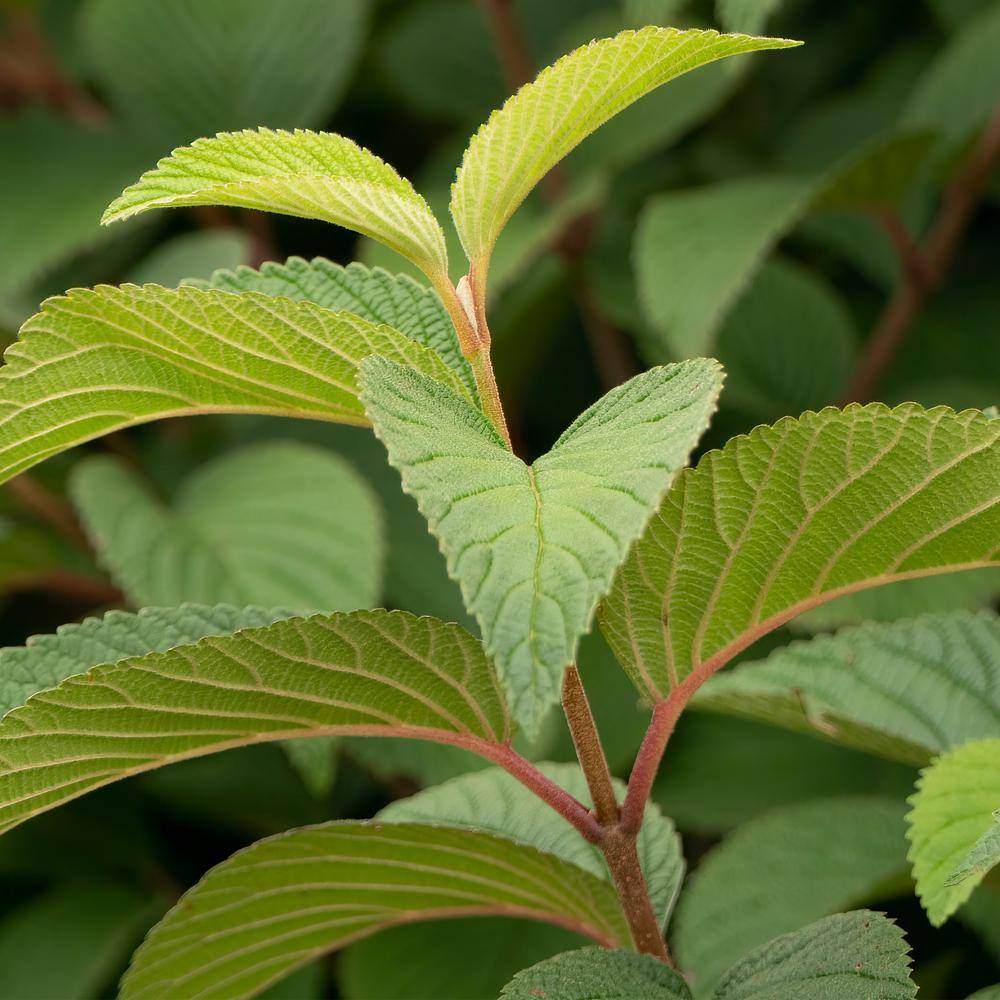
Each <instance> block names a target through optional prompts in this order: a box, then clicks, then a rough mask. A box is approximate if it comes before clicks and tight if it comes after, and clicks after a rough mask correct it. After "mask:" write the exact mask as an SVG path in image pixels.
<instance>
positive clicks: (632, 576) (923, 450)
mask: <svg viewBox="0 0 1000 1000" xmlns="http://www.w3.org/2000/svg"><path fill="white" fill-rule="evenodd" d="M998 538H1000V423H998V422H997V421H991V420H988V419H987V418H986V417H984V416H983V414H982V413H981V412H978V411H975V410H966V411H964V412H962V413H955V412H954V411H952V410H948V409H946V408H945V407H936V408H934V409H931V410H925V409H924V408H923V407H920V406H918V405H916V404H915V403H906V404H903V405H902V406H899V407H897V408H895V409H889V408H888V407H886V406H884V405H882V404H877V403H876V404H870V405H868V406H858V405H853V404H852V405H851V406H849V407H847V408H846V409H844V410H836V409H833V408H830V409H826V410H823V411H821V412H819V413H805V414H803V415H802V416H801V417H800V418H797V419H793V418H791V417H788V418H785V419H783V420H780V421H779V422H778V423H777V424H775V425H773V426H772V427H759V428H757V429H756V430H754V431H753V432H752V433H751V434H749V435H746V436H742V437H738V438H733V439H732V440H731V441H729V443H728V444H727V445H726V446H725V448H723V449H722V450H720V451H714V452H710V453H709V454H707V455H706V456H705V457H704V458H702V460H701V462H699V464H698V466H697V468H695V469H691V470H688V471H685V472H684V473H682V474H681V476H679V477H678V481H677V482H676V483H675V485H674V487H673V489H671V490H670V492H669V493H668V494H667V496H666V497H665V498H664V501H663V503H662V505H661V506H660V509H659V511H658V513H657V514H656V516H655V517H654V518H653V519H652V521H651V522H650V524H649V527H648V528H647V529H646V531H645V533H644V535H643V537H642V538H641V539H640V540H639V541H638V542H637V543H636V545H634V546H633V548H632V550H631V552H630V554H629V557H628V559H627V560H626V562H625V563H624V565H623V566H622V567H621V569H620V570H619V572H618V575H617V577H616V579H615V582H614V585H613V587H612V589H611V592H610V594H609V595H608V597H607V599H606V600H605V602H604V605H603V610H602V613H601V625H602V629H603V631H604V634H605V636H606V638H607V639H608V641H609V643H610V644H611V646H612V648H613V649H614V650H615V653H616V655H617V656H618V658H619V660H620V661H621V663H622V664H623V666H624V667H625V669H626V670H627V671H628V672H629V674H630V676H631V677H632V679H633V681H634V682H635V683H636V685H637V686H638V687H639V689H640V690H641V691H643V692H644V693H645V694H646V695H647V696H648V697H649V698H651V699H653V700H658V699H660V698H662V697H665V695H666V694H667V693H668V692H669V691H670V690H671V689H672V688H673V687H675V686H676V685H677V684H679V683H680V682H681V681H683V680H684V679H685V678H688V677H690V676H691V675H695V678H696V680H704V679H707V677H708V676H710V675H711V673H712V672H714V671H715V670H716V669H717V668H718V667H720V666H722V665H723V664H724V663H726V662H728V660H729V659H731V658H732V656H734V655H735V654H736V653H738V652H739V651H741V650H742V649H744V648H746V646H748V645H749V644H750V643H751V642H753V641H754V640H755V639H756V638H758V637H760V636H761V635H764V634H766V633H767V632H769V631H771V630H772V629H774V628H777V627H778V626H779V625H781V624H783V623H784V622H787V621H788V620H789V619H791V618H794V617H795V615H797V614H799V613H800V612H802V611H806V610H808V609H809V608H811V607H815V606H816V605H818V604H820V603H822V602H823V601H827V600H830V599H832V598H834V597H838V596H840V595H841V594H844V593H849V592H851V591H856V590H863V589H865V588H867V587H873V586H876V585H878V584H882V583H891V582H893V581H895V580H899V579H904V578H908V577H918V576H923V575H930V574H934V573H941V572H946V571H951V570H958V569H966V568H970V569H971V568H974V567H981V566H985V565H989V564H995V563H996V562H997V561H998V560H1000V544H998V541H997V540H998ZM691 683H695V681H692V682H691Z"/></svg>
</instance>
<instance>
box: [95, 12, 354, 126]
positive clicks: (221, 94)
mask: <svg viewBox="0 0 1000 1000" xmlns="http://www.w3.org/2000/svg"><path fill="white" fill-rule="evenodd" d="M368 6H369V3H368V0H338V2H337V3H336V4H334V5H332V6H331V5H330V4H327V3H324V2H323V0H285V2H283V3H282V4H280V5H275V4H272V3H268V2H267V0H173V2H172V3H170V4H162V3H159V0H93V2H90V3H87V4H86V5H85V6H84V8H83V11H82V13H83V17H82V19H81V22H80V27H81V29H82V42H83V54H84V55H85V57H86V59H87V62H88V64H89V67H90V69H91V70H92V72H93V73H94V74H95V75H96V76H97V78H98V80H99V81H100V83H101V84H102V86H103V88H104V89H105V90H106V91H107V93H108V96H109V98H110V100H111V101H112V103H113V104H114V105H115V107H116V108H117V109H118V110H120V111H121V112H122V113H123V114H124V115H125V116H126V117H127V118H128V120H129V122H130V125H131V127H132V128H133V129H135V130H138V131H140V132H142V133H144V134H146V135H148V136H150V137H151V138H152V139H153V140H155V141H157V142H169V143H174V144H176V143H177V142H186V141H190V140H191V139H193V138H196V137H197V136H199V135H210V134H212V133H214V132H218V131H220V130H223V129H235V128H243V127H247V126H254V125H274V126H290V125H305V126H308V125H317V124H320V123H322V122H323V121H324V120H325V119H326V118H327V117H328V115H329V114H330V112H331V110H332V108H333V106H334V105H335V104H336V102H337V100H338V98H339V96H340V94H341V93H342V92H343V89H344V86H345V84H346V83H347V80H348V76H349V73H350V71H351V69H352V68H353V65H354V62H355V55H356V53H357V50H358V48H359V46H360V43H361V41H362V38H363V34H364V29H365V22H366V20H367V10H368ZM140 40H141V47H142V58H136V45H137V43H139V42H140ZM303 67H308V72H303Z"/></svg>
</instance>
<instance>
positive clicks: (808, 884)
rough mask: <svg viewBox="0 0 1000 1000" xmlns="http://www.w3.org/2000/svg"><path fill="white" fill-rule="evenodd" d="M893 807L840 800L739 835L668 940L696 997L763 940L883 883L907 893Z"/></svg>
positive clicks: (764, 820) (688, 890)
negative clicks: (695, 988)
mask: <svg viewBox="0 0 1000 1000" xmlns="http://www.w3.org/2000/svg"><path fill="white" fill-rule="evenodd" d="M904 812H905V807H904V805H903V803H902V802H901V801H896V800H894V799H887V798H881V797H877V796H870V797H868V796H844V797H842V798H834V799H825V800H824V799H821V800H817V801H816V802H807V803H801V804H796V805H792V806H786V807H784V808H781V809H775V810H773V811H772V812H770V813H768V814H766V815H764V816H761V817H760V818H758V819H755V820H752V821H751V822H749V823H747V824H745V825H744V826H742V827H739V828H738V829H737V830H736V832H735V833H733V834H732V835H730V836H729V837H728V838H727V839H726V840H724V841H723V842H722V844H721V845H720V846H718V847H716V848H714V849H713V850H712V851H711V852H710V853H709V854H708V855H707V856H706V858H705V859H704V860H703V861H702V862H701V864H700V865H699V867H698V868H697V869H696V870H695V872H694V874H693V875H692V877H691V879H690V880H689V881H688V884H687V885H686V886H685V889H684V892H683V893H682V895H681V899H680V903H679V905H678V907H677V917H676V920H675V922H674V925H673V928H672V934H671V940H672V942H673V945H674V950H675V951H676V954H677V959H678V962H679V963H680V965H681V967H682V968H683V969H685V970H686V971H688V972H690V973H691V974H692V981H693V982H694V983H696V984H697V989H698V993H699V995H701V996H710V995H711V994H712V990H713V988H714V987H715V986H716V984H717V983H718V982H719V980H720V979H721V978H722V976H723V974H724V973H725V972H726V969H728V968H729V967H730V966H731V965H732V964H733V963H734V962H737V961H738V960H739V959H741V958H743V957H744V956H746V955H748V954H749V953H750V952H752V951H753V950H754V949H755V948H757V947H759V946H760V945H764V944H766V943H767V942H768V941H770V940H771V939H772V938H775V937H777V936H778V935H781V934H785V933H787V932H789V931H795V930H798V929H799V928H801V927H804V926H805V925H806V924H809V923H811V922H812V921H814V920H817V919H819V918H820V917H824V916H826V915H827V914H830V913H836V912H837V911H838V910H842V909H845V908H847V907H849V906H852V905H857V904H859V903H865V902H868V901H869V900H870V899H871V898H872V896H873V894H874V893H875V891H876V890H884V889H885V886H886V885H887V884H888V883H889V882H890V880H896V881H897V882H898V890H900V891H903V892H905V891H907V890H908V885H907V883H908V879H907V877H906V875H907V871H906V869H907V866H906V836H905V831H906V828H905V824H904V822H903V814H904Z"/></svg>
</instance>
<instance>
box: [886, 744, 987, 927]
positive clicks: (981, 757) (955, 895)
mask: <svg viewBox="0 0 1000 1000" xmlns="http://www.w3.org/2000/svg"><path fill="white" fill-rule="evenodd" d="M909 801H910V804H911V805H912V806H913V810H912V812H910V814H909V815H908V816H907V817H906V818H907V821H908V822H909V824H910V829H909V832H908V834H907V836H908V837H909V838H910V844H911V847H910V854H909V857H910V861H912V862H913V877H914V878H915V879H916V882H917V895H918V896H919V897H920V902H921V903H923V906H924V909H925V910H926V911H927V917H928V919H929V920H930V922H931V923H932V924H933V925H934V926H935V927H940V926H941V924H943V923H944V922H945V921H946V920H947V919H948V918H949V917H950V916H951V915H952V914H953V913H954V912H955V911H956V910H957V909H958V908H959V907H960V906H961V905H962V904H963V903H964V902H965V901H966V900H967V899H968V898H969V896H971V895H972V890H973V889H975V888H976V886H977V885H978V884H979V883H980V882H981V881H982V880H983V879H984V878H985V877H986V873H987V872H988V871H989V869H990V868H991V867H992V866H993V865H994V864H996V863H997V861H998V860H1000V857H998V847H1000V844H998V835H997V829H996V828H997V822H996V818H995V816H994V814H995V813H996V812H997V810H1000V738H998V739H989V740H975V741H973V742H971V743H966V744H964V745H963V746H960V747H958V748H957V749H955V750H950V751H949V752H948V753H946V754H943V755H942V756H940V757H938V758H937V759H936V760H935V761H934V762H933V763H932V764H931V765H930V767H928V768H926V769H925V770H924V771H922V772H921V775H920V779H919V780H918V781H917V791H916V794H915V795H914V796H913V797H912V798H911V799H910V800H909ZM956 876H958V877H956Z"/></svg>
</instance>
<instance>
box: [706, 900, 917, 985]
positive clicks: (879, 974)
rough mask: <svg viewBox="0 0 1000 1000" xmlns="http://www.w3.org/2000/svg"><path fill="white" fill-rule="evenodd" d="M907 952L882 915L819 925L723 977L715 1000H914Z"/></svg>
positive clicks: (863, 913)
mask: <svg viewBox="0 0 1000 1000" xmlns="http://www.w3.org/2000/svg"><path fill="white" fill-rule="evenodd" d="M916 995H917V987H916V986H915V985H914V984H913V982H912V981H911V979H910V958H909V948H908V947H907V944H906V939H905V938H904V937H903V932H902V931H901V930H900V929H899V928H898V927H897V926H896V925H895V924H894V923H893V922H892V921H891V920H889V919H888V918H886V917H885V916H884V915H883V914H881V913H872V912H871V911H870V910H856V911H854V912H852V913H838V914H836V915H835V916H831V917H827V918H826V919H825V920H818V921H816V923H814V924H810V925H809V926H808V927H803V928H802V930H799V931H794V932H793V933H791V934H786V935H785V936H784V937H781V938H778V940H776V941H772V942H771V943H770V944H766V945H764V946H763V947H762V948H759V949H758V950H757V951H755V952H754V953H753V954H751V955H748V956H747V957H746V958H745V959H743V961H741V962H740V963H739V964H738V965H736V966H734V967H733V968H732V969H730V970H729V972H728V973H727V974H726V977H725V979H723V981H722V983H721V984H720V985H719V988H718V990H716V992H715V998H714V1000H831V998H832V997H836V1000H873V998H874V997H878V998H879V1000H913V998H914V997H915V996H916Z"/></svg>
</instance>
